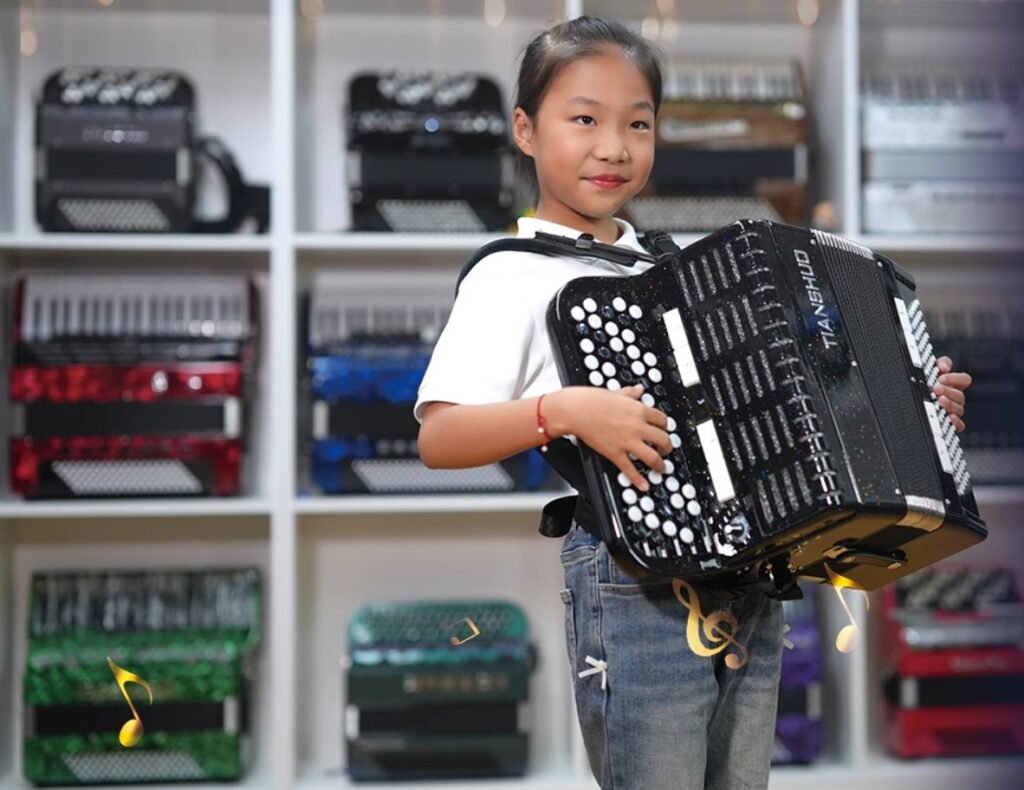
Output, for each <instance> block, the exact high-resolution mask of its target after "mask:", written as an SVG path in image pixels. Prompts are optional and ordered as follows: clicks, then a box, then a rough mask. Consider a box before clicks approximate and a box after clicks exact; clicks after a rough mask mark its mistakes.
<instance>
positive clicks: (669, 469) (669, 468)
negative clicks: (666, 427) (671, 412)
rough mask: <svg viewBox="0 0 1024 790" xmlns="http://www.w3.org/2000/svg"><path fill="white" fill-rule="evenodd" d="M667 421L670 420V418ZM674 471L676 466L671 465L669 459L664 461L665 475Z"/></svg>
mask: <svg viewBox="0 0 1024 790" xmlns="http://www.w3.org/2000/svg"><path fill="white" fill-rule="evenodd" d="M669 419H672V418H671V417H670V418H669ZM674 471H676V465H675V464H674V463H672V460H671V459H670V458H666V459H665V474H667V475H670V474H672V473H673V472H674Z"/></svg>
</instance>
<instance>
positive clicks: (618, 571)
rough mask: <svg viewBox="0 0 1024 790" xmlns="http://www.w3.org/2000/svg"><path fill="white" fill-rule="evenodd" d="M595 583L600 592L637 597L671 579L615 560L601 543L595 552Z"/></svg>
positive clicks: (631, 562)
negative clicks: (596, 582)
mask: <svg viewBox="0 0 1024 790" xmlns="http://www.w3.org/2000/svg"><path fill="white" fill-rule="evenodd" d="M597 581H598V588H599V589H600V590H601V592H604V593H608V592H611V593H621V594H626V595H637V594H641V593H643V592H644V591H645V590H650V589H651V588H652V587H660V586H662V585H666V584H668V583H669V582H670V581H671V579H670V578H669V577H667V576H659V575H658V574H654V573H651V572H650V571H647V570H645V569H644V568H641V567H640V566H639V565H637V564H636V563H635V562H634V561H633V560H631V559H628V558H621V557H618V558H617V557H616V556H614V555H613V554H612V553H611V551H610V550H609V549H608V546H607V544H604V543H602V544H601V545H600V546H599V547H598V550H597Z"/></svg>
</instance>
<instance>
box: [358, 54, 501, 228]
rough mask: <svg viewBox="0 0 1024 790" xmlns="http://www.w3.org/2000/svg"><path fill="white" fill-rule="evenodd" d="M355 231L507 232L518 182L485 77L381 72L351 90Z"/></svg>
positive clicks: (494, 93)
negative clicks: (512, 169)
mask: <svg viewBox="0 0 1024 790" xmlns="http://www.w3.org/2000/svg"><path fill="white" fill-rule="evenodd" d="M346 128H347V134H348V186H349V196H350V200H351V204H352V229H353V230H370V231H397V232H405V233H446V232H447V233H452V232H467V233H468V232H483V231H488V230H504V229H505V228H506V227H507V226H508V225H510V224H511V223H512V221H513V216H512V200H513V194H512V191H513V179H512V175H511V158H510V149H509V135H508V125H507V122H506V120H505V108H504V105H503V104H502V99H501V91H500V89H499V88H498V85H497V83H496V82H494V80H492V79H490V78H488V77H485V76H483V75H479V74H470V73H452V74H441V73H435V72H420V73H411V72H383V73H370V74H360V75H357V76H356V77H354V78H353V79H352V81H351V83H350V84H349V96H348V106H347V115H346Z"/></svg>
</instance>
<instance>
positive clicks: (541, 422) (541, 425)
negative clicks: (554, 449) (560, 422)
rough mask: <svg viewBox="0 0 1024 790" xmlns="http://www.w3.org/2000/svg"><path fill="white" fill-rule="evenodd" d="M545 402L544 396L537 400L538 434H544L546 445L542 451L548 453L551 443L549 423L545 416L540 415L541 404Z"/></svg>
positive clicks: (542, 447) (543, 445) (541, 448)
mask: <svg viewBox="0 0 1024 790" xmlns="http://www.w3.org/2000/svg"><path fill="white" fill-rule="evenodd" d="M543 400H544V395H541V396H540V397H539V398H537V433H542V434H544V444H542V445H541V446H540V451H541V452H542V453H546V452H547V451H548V442H550V441H551V434H549V433H548V421H547V420H545V419H544V416H543V415H542V414H541V413H540V404H541V401H543Z"/></svg>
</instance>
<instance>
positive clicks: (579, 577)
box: [561, 522, 783, 790]
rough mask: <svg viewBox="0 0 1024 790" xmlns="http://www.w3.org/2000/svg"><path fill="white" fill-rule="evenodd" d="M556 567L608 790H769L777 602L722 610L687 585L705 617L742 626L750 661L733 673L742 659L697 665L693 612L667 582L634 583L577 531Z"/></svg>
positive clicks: (702, 660) (739, 602)
mask: <svg viewBox="0 0 1024 790" xmlns="http://www.w3.org/2000/svg"><path fill="white" fill-rule="evenodd" d="M561 561H562V566H563V567H564V569H565V589H564V590H562V593H561V595H562V601H563V603H564V604H565V637H566V648H567V652H568V656H569V666H570V667H571V668H572V680H573V688H574V694H575V697H576V713H577V716H578V718H579V723H580V729H581V730H582V733H583V742H584V744H585V745H586V750H587V759H588V761H589V763H590V769H591V771H592V772H593V774H594V778H595V779H597V781H598V782H599V783H600V785H601V788H602V790H701V788H705V789H706V790H755V789H763V788H765V787H767V786H768V769H769V766H770V763H771V755H772V743H773V739H774V732H775V713H776V708H777V704H778V688H779V666H780V663H781V658H782V656H781V653H782V628H783V624H782V603H781V602H780V601H777V600H774V599H772V598H768V597H767V596H765V594H764V593H763V592H760V591H751V592H747V593H745V594H743V595H742V596H741V597H738V598H736V599H735V600H722V599H721V598H717V597H715V596H714V595H713V594H712V592H711V591H709V590H708V589H707V588H704V587H701V586H700V585H699V584H694V585H692V586H693V588H694V589H695V590H696V592H697V594H698V597H699V600H700V605H701V611H702V612H704V613H705V614H709V613H710V612H712V611H714V610H717V609H725V610H726V611H729V612H731V613H732V614H733V616H734V617H736V619H737V620H738V622H739V634H738V635H737V636H736V640H737V641H738V642H740V643H742V644H743V645H745V646H746V648H747V651H748V654H749V660H748V661H747V663H746V664H745V665H744V666H742V667H741V668H739V669H730V668H728V667H727V666H726V665H725V662H724V659H725V657H726V655H727V654H728V653H730V652H736V650H735V648H731V649H729V650H726V651H723V652H720V653H718V654H717V655H715V656H712V657H699V656H697V655H695V654H694V653H693V652H692V651H691V650H690V648H689V647H688V645H687V641H686V621H687V616H688V614H689V610H688V609H687V608H686V607H684V606H683V605H682V604H681V603H680V602H679V600H678V599H677V598H676V595H675V593H674V591H673V589H672V584H671V579H665V578H664V577H653V578H649V579H638V578H635V577H634V576H632V575H630V574H629V573H627V572H626V571H625V570H624V569H622V568H620V567H619V565H618V564H616V562H615V560H614V559H613V558H612V557H611V555H610V554H609V552H608V548H607V546H606V545H605V544H604V543H603V542H602V541H600V540H599V539H598V538H596V537H594V536H593V535H591V534H590V533H588V532H587V531H586V530H584V529H583V528H582V527H581V526H580V525H579V524H576V523H575V522H574V523H573V526H572V529H571V530H570V531H569V534H568V535H566V537H565V541H564V543H563V545H562V551H561ZM704 644H705V645H708V644H709V643H708V642H707V641H705V642H704ZM588 656H589V657H590V661H588V660H587V657H588ZM601 661H604V662H605V665H604V667H602V665H601V664H600V662H601ZM602 669H604V672H606V673H607V674H606V675H605V676H604V678H603V679H604V681H605V688H604V689H602V675H603V674H604V672H602V671H601V670H602ZM587 670H593V672H592V673H591V674H589V675H586V676H584V677H579V674H578V673H579V672H583V671H587Z"/></svg>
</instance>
